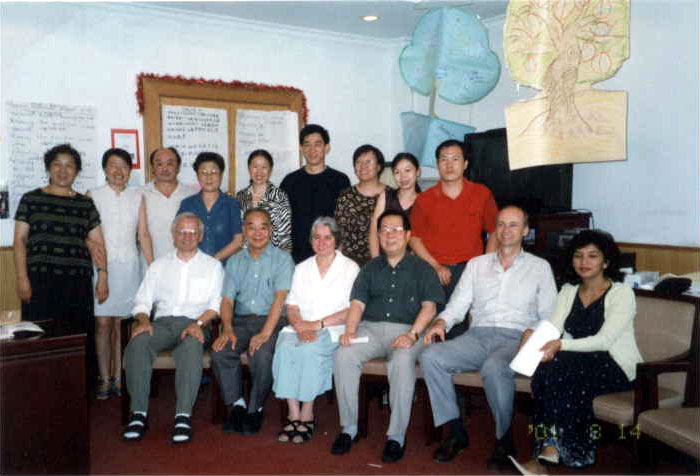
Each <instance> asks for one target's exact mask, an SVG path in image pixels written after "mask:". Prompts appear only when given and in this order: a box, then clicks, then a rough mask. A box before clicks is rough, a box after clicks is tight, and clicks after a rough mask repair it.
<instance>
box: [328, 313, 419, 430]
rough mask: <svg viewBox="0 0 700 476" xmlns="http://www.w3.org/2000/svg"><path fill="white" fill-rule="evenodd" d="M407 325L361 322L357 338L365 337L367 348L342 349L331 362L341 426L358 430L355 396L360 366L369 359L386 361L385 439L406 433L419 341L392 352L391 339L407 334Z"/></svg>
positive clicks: (364, 345)
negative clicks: (387, 416)
mask: <svg viewBox="0 0 700 476" xmlns="http://www.w3.org/2000/svg"><path fill="white" fill-rule="evenodd" d="M410 328H411V326H410V325H408V324H395V323H390V322H368V321H362V322H360V325H359V326H358V329H357V336H358V337H363V336H368V337H369V342H368V343H366V344H352V345H350V346H348V347H343V346H341V347H340V348H339V349H338V350H337V351H336V352H335V356H334V358H333V378H334V379H335V392H336V395H337V398H338V411H339V413H340V425H341V426H343V427H348V426H357V411H358V410H357V407H358V392H359V388H360V377H361V375H362V365H363V364H364V363H365V362H367V361H368V360H371V359H376V358H379V357H386V358H387V360H388V362H387V367H388V374H389V404H390V405H391V419H390V420H389V429H388V431H387V435H403V434H405V433H406V428H408V423H409V421H410V419H411V406H412V405H413V390H414V389H415V386H416V359H417V358H418V355H419V354H420V352H421V351H422V350H423V347H424V346H423V343H422V342H421V341H420V340H419V341H418V342H417V343H416V344H415V345H414V346H413V347H411V348H410V349H394V348H392V347H391V344H392V343H393V342H394V339H396V337H398V336H399V335H401V334H404V333H406V332H408V331H409V330H410Z"/></svg>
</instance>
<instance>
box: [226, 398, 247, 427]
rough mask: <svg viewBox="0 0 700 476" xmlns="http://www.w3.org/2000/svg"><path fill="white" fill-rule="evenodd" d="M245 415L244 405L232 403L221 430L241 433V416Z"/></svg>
mask: <svg viewBox="0 0 700 476" xmlns="http://www.w3.org/2000/svg"><path fill="white" fill-rule="evenodd" d="M245 415H246V410H245V407H242V406H240V405H234V406H233V408H232V409H231V412H230V413H229V414H228V418H227V419H226V421H225V422H224V425H223V428H222V429H223V431H224V433H242V432H243V418H244V417H245Z"/></svg>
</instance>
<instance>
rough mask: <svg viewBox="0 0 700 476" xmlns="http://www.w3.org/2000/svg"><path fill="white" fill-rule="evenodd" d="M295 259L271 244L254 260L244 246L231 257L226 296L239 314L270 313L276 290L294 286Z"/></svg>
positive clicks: (224, 292) (227, 265)
mask: <svg viewBox="0 0 700 476" xmlns="http://www.w3.org/2000/svg"><path fill="white" fill-rule="evenodd" d="M293 274H294V261H292V257H291V256H290V255H289V253H287V252H285V251H282V250H280V249H279V248H275V247H274V246H272V244H271V243H268V244H267V246H266V247H265V249H264V250H263V252H262V254H261V255H260V256H259V257H258V258H257V259H254V258H253V257H252V256H250V250H249V248H244V249H242V250H241V251H239V252H238V253H236V254H235V255H233V256H232V257H231V259H229V260H228V263H227V264H226V279H225V281H224V287H223V290H222V291H221V295H222V296H223V297H227V298H229V299H230V300H231V301H232V302H234V303H235V304H234V312H235V313H236V314H258V315H267V314H268V313H269V312H270V307H271V306H272V301H273V300H274V297H275V293H276V292H277V291H288V290H289V288H290V286H291V285H292V275H293Z"/></svg>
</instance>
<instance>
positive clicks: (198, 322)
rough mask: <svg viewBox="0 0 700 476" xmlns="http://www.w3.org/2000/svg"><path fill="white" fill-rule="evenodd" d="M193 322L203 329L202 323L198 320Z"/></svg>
mask: <svg viewBox="0 0 700 476" xmlns="http://www.w3.org/2000/svg"><path fill="white" fill-rule="evenodd" d="M195 322H196V323H197V325H198V326H199V327H204V322H202V321H200V320H199V319H196V320H195Z"/></svg>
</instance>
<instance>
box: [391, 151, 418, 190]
mask: <svg viewBox="0 0 700 476" xmlns="http://www.w3.org/2000/svg"><path fill="white" fill-rule="evenodd" d="M402 160H407V161H409V162H410V163H411V165H413V166H414V167H415V168H416V170H420V162H418V159H417V158H416V156H415V155H413V154H411V153H410V152H399V153H398V154H396V155H395V156H394V160H392V161H391V171H392V172H393V171H394V170H396V167H398V165H399V162H401V161H402ZM416 192H418V193H420V192H421V188H420V185H418V180H416Z"/></svg>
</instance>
